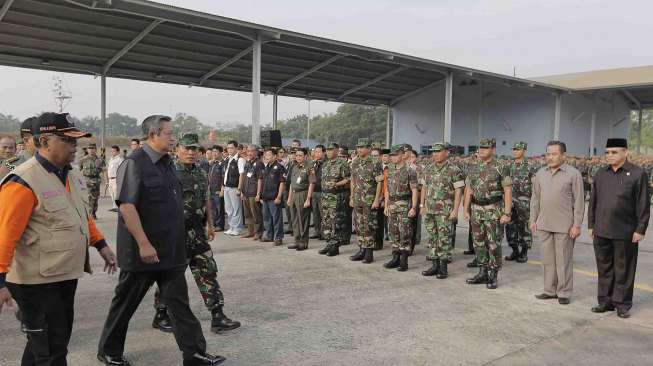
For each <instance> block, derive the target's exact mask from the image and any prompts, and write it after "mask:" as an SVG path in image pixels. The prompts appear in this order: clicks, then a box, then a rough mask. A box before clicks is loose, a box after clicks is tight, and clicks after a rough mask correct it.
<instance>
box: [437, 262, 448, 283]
mask: <svg viewBox="0 0 653 366" xmlns="http://www.w3.org/2000/svg"><path fill="white" fill-rule="evenodd" d="M448 263H449V262H448V261H446V260H444V261H440V272H438V273H436V274H435V277H437V278H439V279H441V280H442V279H445V278H447V277H449V271H448V270H447V264H448Z"/></svg>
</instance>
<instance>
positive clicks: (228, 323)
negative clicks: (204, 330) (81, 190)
mask: <svg viewBox="0 0 653 366" xmlns="http://www.w3.org/2000/svg"><path fill="white" fill-rule="evenodd" d="M222 307H223V305H219V306H218V307H217V308H215V309H214V310H213V312H212V313H213V317H212V319H211V332H213V333H218V332H223V331H226V330H233V329H236V328H238V327H240V322H237V321H233V320H231V319H229V318H228V317H227V316H226V315H224V312H223V311H222Z"/></svg>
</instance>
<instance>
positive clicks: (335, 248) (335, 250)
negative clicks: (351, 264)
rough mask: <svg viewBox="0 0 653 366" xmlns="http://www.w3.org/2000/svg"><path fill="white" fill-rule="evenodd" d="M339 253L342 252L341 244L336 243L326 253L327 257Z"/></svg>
mask: <svg viewBox="0 0 653 366" xmlns="http://www.w3.org/2000/svg"><path fill="white" fill-rule="evenodd" d="M338 254H340V244H338V243H336V244H334V245H332V246H331V248H329V251H328V252H327V254H326V255H327V257H335V256H336V255H338Z"/></svg>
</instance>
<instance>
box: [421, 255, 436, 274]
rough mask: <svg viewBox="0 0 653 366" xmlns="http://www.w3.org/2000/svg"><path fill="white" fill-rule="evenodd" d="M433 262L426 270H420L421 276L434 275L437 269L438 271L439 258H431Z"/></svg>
mask: <svg viewBox="0 0 653 366" xmlns="http://www.w3.org/2000/svg"><path fill="white" fill-rule="evenodd" d="M431 262H433V264H432V265H431V268H429V269H427V270H426V271H422V276H426V277H429V276H435V275H436V274H437V273H438V271H440V260H439V259H433V260H431Z"/></svg>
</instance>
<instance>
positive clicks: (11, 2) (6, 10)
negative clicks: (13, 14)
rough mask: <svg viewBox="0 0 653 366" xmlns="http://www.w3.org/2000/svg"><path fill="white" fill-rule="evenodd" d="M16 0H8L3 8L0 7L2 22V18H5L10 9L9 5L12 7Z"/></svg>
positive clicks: (0, 19)
mask: <svg viewBox="0 0 653 366" xmlns="http://www.w3.org/2000/svg"><path fill="white" fill-rule="evenodd" d="M13 2H14V0H7V1H6V2H5V4H4V5H2V9H0V22H1V21H2V19H4V17H5V15H7V12H8V11H9V7H11V4H13Z"/></svg>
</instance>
